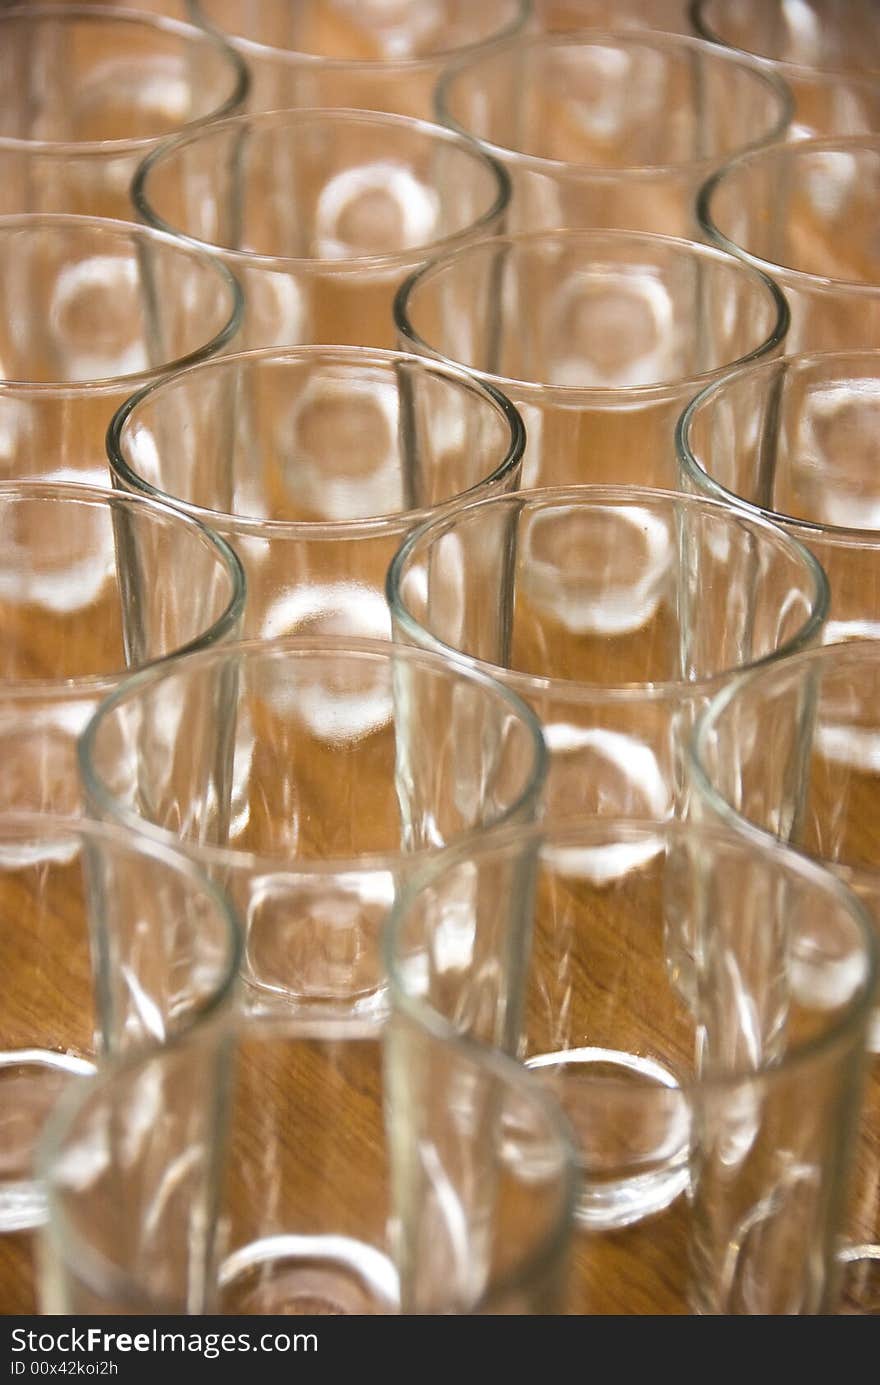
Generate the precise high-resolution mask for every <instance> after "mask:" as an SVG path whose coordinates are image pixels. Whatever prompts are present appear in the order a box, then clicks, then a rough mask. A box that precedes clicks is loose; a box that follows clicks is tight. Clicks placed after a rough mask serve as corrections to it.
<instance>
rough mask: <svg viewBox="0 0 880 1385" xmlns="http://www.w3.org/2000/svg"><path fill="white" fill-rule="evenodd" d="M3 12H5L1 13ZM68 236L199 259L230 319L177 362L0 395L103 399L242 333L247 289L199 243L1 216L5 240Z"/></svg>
mask: <svg viewBox="0 0 880 1385" xmlns="http://www.w3.org/2000/svg"><path fill="white" fill-rule="evenodd" d="M0 13H2V11H0ZM53 229H54V230H56V231H61V232H62V233H63V232H64V231H65V230H67V231H70V232H87V231H92V232H93V233H94V234H96V235H106V236H110V237H112V238H113V239H115V240H116V241H117V242H118V241H127V242H129V243H130V244H131V245H132V247H133V249H136V248H137V247H138V246H139V245H145V246H161V247H163V248H164V249H166V250H170V251H173V253H174V255H175V256H180V257H181V258H182V259H188V260H190V261H193V260H198V261H200V262H201V267H203V268H205V269H207V270H208V271H209V272H210V273H211V274H215V275H216V276H217V279H218V281H219V283H220V284H221V285H222V287H223V289H224V290H225V291H226V292H227V293H228V295H229V302H230V308H229V316H228V318H227V320H226V322H225V323H224V324H223V326H222V327H221V328H220V329H219V330H218V331H217V332H215V333H214V335H213V336H212V337H210V338H209V339H208V340H207V341H206V342H203V343H202V344H201V345H200V346H195V347H193V348H192V350H191V351H187V352H185V353H184V354H183V355H182V356H176V357H175V358H174V359H173V360H170V361H163V362H162V363H161V365H158V366H151V367H148V368H147V369H145V370H135V371H131V372H130V373H127V374H125V375H102V376H97V377H95V379H92V380H27V379H25V380H19V379H14V378H10V379H0V395H3V394H25V395H27V396H28V397H31V396H35V395H38V394H42V395H45V396H52V397H54V398H58V399H60V398H68V397H73V396H75V395H89V396H101V395H104V394H111V393H113V394H116V393H118V392H119V391H120V390H121V389H125V390H135V389H137V388H138V387H139V385H141V384H142V383H145V382H147V383H148V382H152V381H154V380H158V379H160V378H161V377H162V376H164V375H169V374H171V373H173V372H174V371H176V370H180V369H182V368H183V367H184V366H187V365H192V364H194V363H196V362H198V361H200V360H203V359H204V358H206V357H207V356H211V355H214V354H215V353H217V352H219V351H221V350H222V349H223V347H224V346H226V345H227V343H228V342H230V341H231V340H232V338H233V337H234V336H235V335H236V333H237V332H238V329H239V327H240V326H241V321H242V315H243V311H244V295H243V292H242V289H241V285H240V284H239V282H238V280H237V279H236V278H235V276H234V275H233V274H232V273H231V272H230V270H229V269H228V268H227V266H226V265H225V264H224V263H223V261H222V260H221V259H219V258H218V257H217V256H216V255H212V254H210V253H209V252H208V251H207V250H206V249H204V248H203V247H202V246H200V245H196V244H194V243H188V242H186V241H185V240H183V239H181V238H180V237H178V236H175V235H169V234H166V233H165V232H164V231H157V230H155V229H154V228H153V227H150V226H141V225H139V224H138V223H137V222H134V221H114V220H112V219H110V218H108V217H100V216H78V215H76V214H74V213H72V212H19V213H14V214H12V215H10V216H0V241H2V237H3V233H4V232H7V231H9V232H14V231H25V232H27V231H30V232H33V233H35V234H39V233H40V232H42V231H44V230H53Z"/></svg>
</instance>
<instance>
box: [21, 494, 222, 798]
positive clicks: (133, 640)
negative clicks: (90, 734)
mask: <svg viewBox="0 0 880 1385" xmlns="http://www.w3.org/2000/svg"><path fill="white" fill-rule="evenodd" d="M243 606H244V577H243V574H242V570H241V564H240V563H239V561H238V559H237V558H236V556H235V554H234V553H233V552H232V551H231V549H230V548H229V547H228V545H227V544H226V543H225V542H224V541H223V539H221V538H219V537H218V536H217V535H215V534H212V533H210V532H209V531H208V530H207V529H205V527H204V526H203V525H201V524H199V523H197V522H196V521H195V520H193V519H190V518H189V517H188V516H187V515H184V514H181V513H180V512H179V511H177V510H173V509H172V508H171V507H170V506H168V505H162V504H159V503H158V502H157V501H153V500H147V499H145V498H144V497H143V496H133V495H123V494H122V493H120V492H118V491H112V490H109V489H100V488H98V487H96V486H95V487H93V486H84V485H64V484H62V483H60V482H42V481H20V482H13V481H3V482H0V763H2V766H3V772H2V775H0V808H2V809H8V808H29V809H35V810H36V809H39V810H41V811H46V812H59V813H62V812H63V813H70V814H76V813H78V812H80V811H81V800H80V784H79V775H78V773H77V762H76V738H77V736H78V735H79V733H80V731H81V730H82V729H83V727H84V726H85V724H86V722H87V721H88V719H89V717H90V716H91V715H92V713H93V712H94V710H95V708H96V707H97V705H98V703H99V702H100V701H101V698H102V697H104V696H106V694H107V693H108V692H110V691H111V690H112V689H114V688H116V687H117V686H118V685H119V683H120V681H121V680H122V679H123V678H124V676H125V673H126V671H127V670H130V669H131V668H137V667H140V666H142V665H144V664H146V663H149V662H152V661H153V660H158V659H164V658H166V657H167V656H169V655H173V654H180V653H186V652H188V651H191V650H194V649H198V648H203V647H210V646H211V645H214V644H217V643H218V642H223V641H225V640H228V639H229V638H230V637H231V636H233V635H235V634H236V633H237V631H238V629H239V627H240V623H241V616H242V609H243Z"/></svg>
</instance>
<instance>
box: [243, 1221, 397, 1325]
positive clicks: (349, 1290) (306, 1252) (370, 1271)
mask: <svg viewBox="0 0 880 1385" xmlns="http://www.w3.org/2000/svg"><path fill="white" fill-rule="evenodd" d="M399 1311H400V1288H399V1282H398V1276H397V1270H396V1269H395V1267H394V1265H393V1264H392V1262H391V1260H390V1259H389V1258H388V1256H387V1255H385V1254H383V1253H382V1252H381V1251H379V1250H376V1249H375V1247H374V1246H369V1245H365V1244H364V1243H363V1242H362V1241H356V1240H353V1239H352V1238H350V1237H348V1236H267V1237H265V1238H264V1239H263V1240H261V1241H253V1242H251V1244H250V1245H247V1246H243V1247H242V1248H241V1249H240V1250H236V1251H234V1252H233V1253H232V1254H231V1255H229V1256H227V1258H226V1260H224V1262H223V1265H222V1266H221V1269H220V1302H219V1305H218V1312H220V1313H243V1314H260V1315H265V1314H276V1315H281V1316H288V1317H290V1316H300V1315H301V1316H308V1315H316V1316H334V1317H339V1316H346V1317H347V1316H376V1315H386V1314H395V1313H399Z"/></svg>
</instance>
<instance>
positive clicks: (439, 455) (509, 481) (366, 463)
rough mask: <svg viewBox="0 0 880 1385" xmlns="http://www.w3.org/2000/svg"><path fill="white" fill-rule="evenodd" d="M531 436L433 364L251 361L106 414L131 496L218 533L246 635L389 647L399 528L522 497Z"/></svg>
mask: <svg viewBox="0 0 880 1385" xmlns="http://www.w3.org/2000/svg"><path fill="white" fill-rule="evenodd" d="M524 442H525V434H524V430H523V426H522V422H521V420H520V418H519V415H518V414H517V413H516V411H515V409H514V408H513V407H512V405H510V404H509V403H508V401H507V400H506V399H505V398H504V396H503V395H501V394H499V393H498V392H497V391H496V390H494V389H493V388H492V387H491V386H485V385H482V384H480V383H479V382H478V381H476V380H472V379H471V378H470V377H469V376H468V375H467V374H466V373H465V372H464V371H460V370H456V369H454V368H453V367H451V366H444V365H435V364H434V363H433V362H431V361H428V360H426V359H425V358H424V357H419V356H407V355H405V354H403V353H401V352H390V351H374V350H368V349H366V348H363V347H320V346H306V347H300V348H298V349H294V350H288V351H279V350H277V349H274V348H270V349H268V350H266V351H258V352H246V353H243V354H241V355H233V356H225V357H223V358H221V359H219V360H216V361H212V362H206V363H204V364H202V365H199V366H196V367H194V368H193V369H191V370H186V371H181V372H179V373H178V374H176V375H173V376H170V377H168V378H167V379H166V380H163V381H161V382H160V383H159V384H158V385H154V386H153V385H151V386H148V387H147V388H146V389H145V390H142V391H141V392H140V393H139V394H137V395H135V396H134V398H133V399H130V400H129V401H128V402H127V403H126V404H124V405H123V407H122V408H121V410H120V411H119V412H118V414H117V415H116V417H115V418H114V420H113V423H112V425H111V428H110V432H109V436H108V450H109V455H110V463H111V468H112V471H113V475H114V479H115V481H116V483H117V485H119V486H121V487H123V488H124V489H125V490H138V491H142V492H145V493H146V494H148V495H153V496H158V497H159V498H161V499H165V500H168V501H170V502H171V503H173V504H175V505H179V506H181V507H182V508H184V509H185V510H186V511H187V513H189V514H191V515H194V516H196V517H197V518H199V519H201V520H203V521H204V522H205V523H207V524H209V525H210V526H211V527H212V528H213V529H214V530H215V531H216V532H218V533H221V534H222V535H223V536H224V537H225V538H226V539H228V540H229V542H230V543H231V544H232V545H233V546H234V548H235V549H236V552H237V553H238V555H239V557H240V558H241V559H242V561H243V563H244V565H245V569H246V572H247V584H248V601H247V614H246V619H245V627H246V628H245V633H246V634H250V635H253V636H258V635H264V636H271V635H280V634H294V633H296V632H297V631H300V632H302V633H307V634H320V633H321V632H322V631H325V630H326V631H328V632H329V633H340V632H342V631H343V630H345V631H347V632H351V633H353V634H360V635H368V636H378V637H380V638H381V637H385V638H387V637H388V636H389V635H390V631H391V624H390V618H389V614H388V607H387V605H386V602H385V593H384V584H385V576H386V573H387V570H388V565H389V563H390V561H391V559H392V557H393V556H394V553H395V552H396V550H397V548H398V547H399V546H400V543H401V541H402V540H403V538H404V537H405V535H406V534H407V533H408V532H409V531H410V530H411V529H413V528H415V527H416V526H417V525H418V524H420V523H421V522H422V521H423V520H425V519H428V518H430V517H431V516H432V515H434V514H436V513H438V512H439V511H441V510H443V509H444V508H448V506H449V503H450V502H452V501H454V500H455V499H457V498H459V497H462V496H463V497H470V498H474V499H476V498H479V497H480V496H482V495H487V496H488V495H496V494H501V493H504V492H505V491H511V490H513V489H515V487H516V485H517V482H518V480H519V473H520V463H521V459H522V451H523V446H524Z"/></svg>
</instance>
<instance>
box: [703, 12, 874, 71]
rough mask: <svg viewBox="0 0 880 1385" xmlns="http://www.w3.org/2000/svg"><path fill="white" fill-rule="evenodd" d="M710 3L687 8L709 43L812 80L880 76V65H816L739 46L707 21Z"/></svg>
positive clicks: (777, 69) (778, 69)
mask: <svg viewBox="0 0 880 1385" xmlns="http://www.w3.org/2000/svg"><path fill="white" fill-rule="evenodd" d="M710 3H711V0H690V3H689V5H688V11H687V13H688V18H689V19H690V22H691V25H692V27H693V29H694V32H695V33H696V34H697V35H698V36H699V37H700V38H703V39H705V40H706V41H707V42H709V43H717V44H718V45H719V47H722V48H728V49H730V50H731V51H732V52H734V53H743V54H745V55H746V56H747V57H751V58H755V59H756V60H757V61H758V62H763V63H768V64H770V65H771V66H772V67H773V68H774V69H775V70H776V71H778V72H781V73H785V74H786V75H790V76H792V77H795V78H801V79H803V80H808V81H811V82H816V81H823V80H824V81H827V80H828V79H834V78H835V77H836V78H838V79H839V78H845V79H846V81H847V82H857V83H858V84H859V85H865V86H874V85H875V84H876V81H877V78H878V76H880V67H877V68H847V67H813V66H811V64H810V63H806V62H797V61H796V60H795V59H793V58H774V57H771V56H770V55H769V54H767V53H754V52H752V50H751V49H749V48H738V47H737V46H736V44H735V43H731V42H730V40H729V39H726V38H722V37H721V35H720V34H719V33H718V32H717V31H716V30H714V29H713V28H712V27H711V25H710V24H708V23H707V21H706V19H705V17H704V14H705V11H706V10H707V9H708V7H709V4H710ZM765 3H766V0H765Z"/></svg>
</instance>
